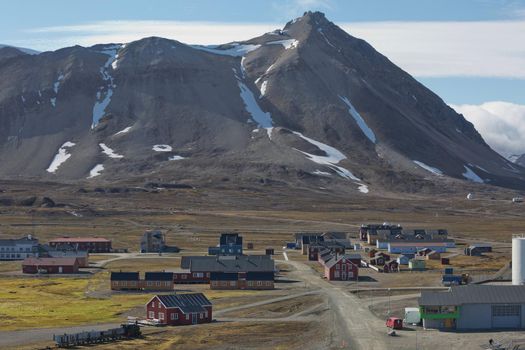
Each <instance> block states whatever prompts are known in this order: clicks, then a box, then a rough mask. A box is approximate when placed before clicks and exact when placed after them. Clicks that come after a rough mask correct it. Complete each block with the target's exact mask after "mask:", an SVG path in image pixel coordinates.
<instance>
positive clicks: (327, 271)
mask: <svg viewBox="0 0 525 350" xmlns="http://www.w3.org/2000/svg"><path fill="white" fill-rule="evenodd" d="M354 259H355V257H354ZM359 259H360V257H359ZM324 276H325V278H326V279H327V280H329V281H349V280H357V279H358V277H359V266H358V265H357V264H355V263H354V262H352V257H351V256H347V255H334V257H333V258H332V259H331V260H329V261H327V262H326V264H325V265H324Z"/></svg>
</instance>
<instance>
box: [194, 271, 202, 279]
mask: <svg viewBox="0 0 525 350" xmlns="http://www.w3.org/2000/svg"><path fill="white" fill-rule="evenodd" d="M193 277H197V278H202V277H204V273H203V272H194V273H193Z"/></svg>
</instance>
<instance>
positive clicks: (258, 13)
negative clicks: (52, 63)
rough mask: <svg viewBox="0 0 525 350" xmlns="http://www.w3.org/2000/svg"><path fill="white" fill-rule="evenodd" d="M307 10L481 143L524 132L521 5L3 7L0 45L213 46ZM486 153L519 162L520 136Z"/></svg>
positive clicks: (114, 0) (111, 3)
mask: <svg viewBox="0 0 525 350" xmlns="http://www.w3.org/2000/svg"><path fill="white" fill-rule="evenodd" d="M28 9H30V10H28ZM307 10H319V11H322V12H324V13H325V14H326V17H327V18H328V19H329V20H331V21H332V22H334V23H335V24H337V25H339V26H340V27H341V28H343V29H344V30H346V31H347V32H349V33H350V34H351V35H354V36H357V37H360V38H362V39H365V40H367V41H368V42H369V43H370V44H372V46H374V47H375V48H376V49H377V50H378V51H380V52H381V53H383V54H384V55H386V56H387V57H388V58H389V59H390V60H392V61H393V62H394V63H395V64H397V65H399V66H400V67H401V68H403V69H404V70H406V71H407V72H409V73H410V74H412V75H413V76H414V77H415V78H416V79H418V80H419V81H420V82H422V83H423V84H425V85H426V86H427V87H429V88H430V89H432V90H433V91H434V92H436V93H437V94H438V95H439V96H440V97H441V98H443V100H444V101H445V102H447V103H448V104H450V105H452V106H453V107H454V108H455V109H456V110H458V111H459V112H461V113H463V114H464V115H465V117H466V118H467V119H468V120H469V121H471V122H473V123H474V124H475V126H476V127H477V128H478V130H479V131H480V133H481V134H482V135H483V136H484V137H485V138H487V136H486V135H489V134H490V133H491V132H492V134H493V130H495V129H496V128H499V129H498V130H500V129H501V130H502V132H508V133H509V134H512V135H516V130H522V129H523V131H524V132H525V112H523V114H521V113H522V112H517V111H521V110H522V109H521V108H520V107H523V106H525V0H439V1H437V0H366V1H363V0H279V1H278V0H250V1H246V0H221V1H215V0H192V1H187V0H186V1H181V0H149V1H137V0H90V1H71V0H47V1H41V0H18V1H2V4H1V6H0V44H8V45H14V46H21V47H27V48H31V49H36V50H40V51H45V50H56V49H59V48H61V47H66V46H72V45H76V44H79V45H83V46H89V45H93V44H96V43H108V42H129V41H132V40H137V39H140V38H142V37H146V36H153V35H155V36H162V37H166V38H171V39H176V40H179V41H182V42H186V43H190V44H219V43H225V42H230V41H234V40H244V39H249V38H251V37H255V36H259V35H261V34H262V33H264V32H266V31H269V30H273V29H276V28H282V27H283V26H284V24H285V23H286V22H287V21H289V20H291V19H293V18H296V17H298V16H301V15H302V14H303V12H304V11H307ZM487 103H491V104H490V105H487ZM494 103H496V104H497V108H493V107H494ZM488 106H489V107H490V108H489V107H488ZM487 108H489V109H490V111H488V110H487ZM523 110H524V111H525V109H523ZM480 120H483V123H480V122H479V121H480ZM487 121H488V122H487ZM516 123H523V128H521V124H520V127H518V126H517V125H515V124H516ZM507 128H508V129H507ZM489 144H490V145H491V146H492V147H493V148H495V149H496V150H498V151H499V152H500V153H502V154H504V155H510V153H514V152H520V150H522V153H525V134H521V133H518V134H517V136H514V137H513V138H512V139H511V140H510V139H509V140H506V141H505V142H499V141H498V140H497V138H494V141H492V142H489Z"/></svg>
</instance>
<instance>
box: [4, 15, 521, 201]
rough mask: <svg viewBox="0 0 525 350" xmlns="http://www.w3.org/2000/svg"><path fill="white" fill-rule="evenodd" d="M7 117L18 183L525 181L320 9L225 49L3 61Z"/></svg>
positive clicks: (390, 185) (119, 50)
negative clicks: (21, 180) (22, 181)
mask: <svg viewBox="0 0 525 350" xmlns="http://www.w3.org/2000/svg"><path fill="white" fill-rule="evenodd" d="M0 57H1V53H0ZM0 123H1V125H2V126H3V127H2V129H0V161H1V162H2V166H1V167H0V176H1V177H2V178H28V179H34V180H42V181H65V182H75V181H80V180H86V181H92V182H100V181H124V180H125V181H130V180H136V181H144V180H147V179H149V180H151V179H160V180H162V181H169V182H172V181H173V182H176V181H181V182H191V183H221V182H229V181H232V182H233V181H235V182H236V183H239V184H242V183H263V184H266V185H271V184H275V185H283V184H288V185H297V186H304V185H307V186H310V187H315V188H318V187H323V188H325V187H328V186H334V188H340V189H342V190H348V191H360V192H363V193H367V192H368V191H369V190H372V191H380V190H385V189H386V190H392V191H417V190H419V189H421V188H424V187H428V186H430V187H432V186H434V184H435V183H443V184H445V185H446V184H447V183H449V182H450V181H453V180H451V179H453V178H456V179H461V180H466V181H471V182H478V183H487V184H493V185H498V186H505V187H513V188H524V187H525V181H524V175H525V174H524V172H525V169H524V168H522V167H520V166H517V165H515V164H513V163H512V162H510V161H508V160H506V159H504V158H503V157H501V156H500V155H499V154H497V153H496V152H494V151H493V150H492V149H491V148H490V147H489V146H488V145H487V144H486V143H485V142H484V140H483V138H482V137H481V136H480V134H479V133H478V132H477V131H476V130H475V128H474V127H473V125H472V124H471V123H469V122H468V121H466V120H465V118H463V116H462V115H459V114H457V113H456V112H455V111H454V110H453V109H451V108H450V107H449V106H447V105H446V104H445V103H444V102H443V101H442V100H441V99H440V98H439V97H438V96H437V95H435V94H434V93H433V92H432V91H430V90H429V89H427V88H426V87H424V86H423V85H422V84H420V83H419V82H418V81H417V80H415V79H414V78H412V77H411V76H410V75H409V74H408V73H406V72H404V71H403V70H401V69H400V68H398V67H397V66H395V65H394V64H393V63H392V62H390V61H389V60H388V59H387V58H386V57H385V56H383V55H381V54H380V53H378V52H377V51H376V50H374V48H373V47H372V46H370V45H369V44H367V43H366V42H365V41H363V40H361V39H358V38H355V37H352V36H351V35H349V34H347V33H346V32H345V31H343V30H342V29H340V28H339V27H337V26H336V25H335V24H333V23H331V22H330V21H328V20H327V19H326V18H325V16H324V15H323V14H322V13H319V12H313V13H312V12H307V13H305V14H304V16H302V17H300V18H298V19H295V20H293V21H291V22H288V23H287V24H286V25H285V27H284V28H283V29H282V30H281V29H279V30H275V31H274V32H270V33H265V34H263V35H262V36H260V37H257V38H254V39H251V40H247V41H244V42H234V43H228V44H224V45H218V46H191V45H186V44H184V43H181V42H178V41H175V40H168V39H163V38H158V37H151V38H145V39H142V40H138V41H134V42H131V43H128V44H101V45H95V46H92V47H87V48H86V47H81V46H74V47H69V48H64V49H60V50H57V51H54V52H44V53H41V54H39V55H14V56H12V57H9V58H5V59H3V60H1V58H0Z"/></svg>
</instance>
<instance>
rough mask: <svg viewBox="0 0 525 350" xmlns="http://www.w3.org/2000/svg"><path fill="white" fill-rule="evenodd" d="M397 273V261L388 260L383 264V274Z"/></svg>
mask: <svg viewBox="0 0 525 350" xmlns="http://www.w3.org/2000/svg"><path fill="white" fill-rule="evenodd" d="M398 271H399V264H398V263H397V260H390V261H387V262H386V263H385V265H384V266H383V272H386V273H388V272H398Z"/></svg>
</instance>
